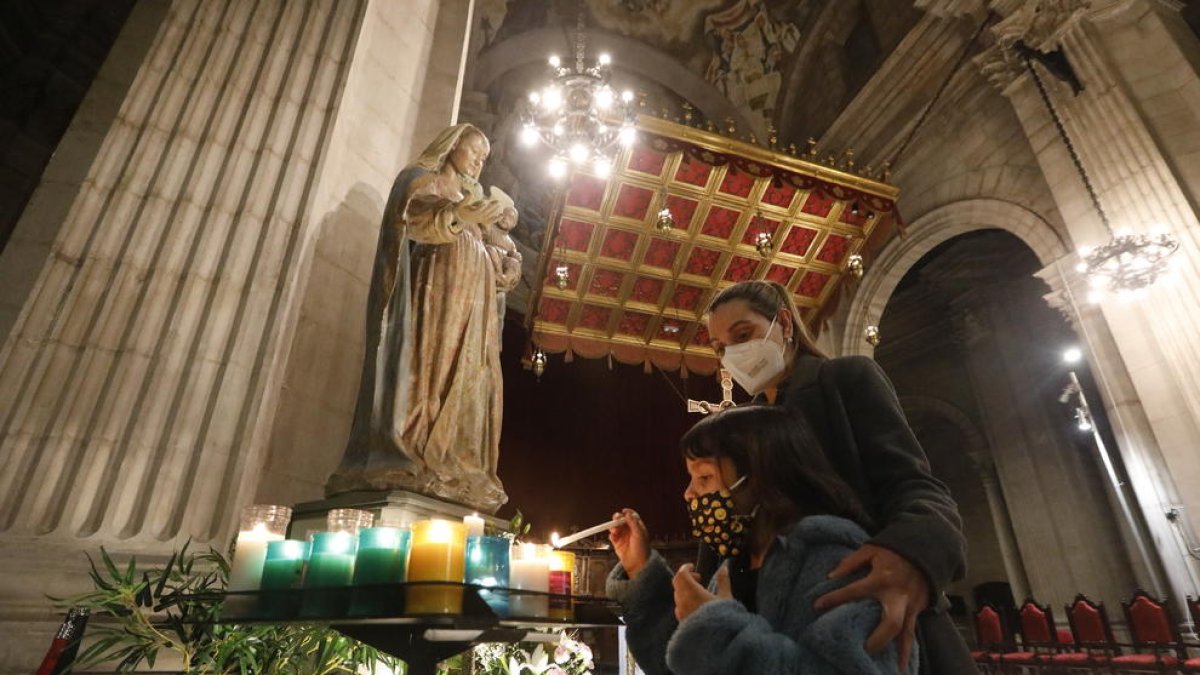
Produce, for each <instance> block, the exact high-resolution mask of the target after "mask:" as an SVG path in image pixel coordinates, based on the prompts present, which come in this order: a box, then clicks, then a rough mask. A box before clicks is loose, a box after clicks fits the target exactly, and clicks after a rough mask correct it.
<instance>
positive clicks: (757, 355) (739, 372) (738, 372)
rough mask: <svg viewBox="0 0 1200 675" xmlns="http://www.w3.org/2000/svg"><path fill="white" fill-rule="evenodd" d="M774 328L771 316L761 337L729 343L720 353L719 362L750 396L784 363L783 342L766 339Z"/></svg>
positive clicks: (774, 374)
mask: <svg viewBox="0 0 1200 675" xmlns="http://www.w3.org/2000/svg"><path fill="white" fill-rule="evenodd" d="M774 329H775V319H771V325H770V327H769V328H767V332H766V334H765V335H763V336H762V338H761V339H758V340H750V341H749V342H743V343H741V344H736V345H729V346H728V347H726V348H725V354H724V355H722V356H721V366H722V367H723V368H725V370H728V371H729V374H730V375H732V376H733V381H734V382H737V383H738V384H739V385H741V387H742V389H745V390H746V393H747V394H750V395H751V396H754V395H756V394H758V393H760V392H761V391H762V390H763V389H766V388H767V385H768V384H770V382H771V380H774V379H775V378H776V377H778V376H779V375H781V374H782V373H783V371H784V368H785V367H786V363H785V362H784V359H783V346H782V345H779V344H776V343H774V342H772V341H770V340H769V339H767V338H769V337H771V331H772V330H774Z"/></svg>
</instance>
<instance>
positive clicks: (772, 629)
mask: <svg viewBox="0 0 1200 675" xmlns="http://www.w3.org/2000/svg"><path fill="white" fill-rule="evenodd" d="M681 446H682V450H683V459H684V462H685V463H686V464H687V469H688V474H689V475H690V477H691V480H690V481H689V483H688V486H687V489H686V490H685V491H684V500H685V501H686V503H687V507H688V511H689V514H690V516H691V521H692V525H693V530H694V533H695V534H696V536H698V537H700V538H702V539H704V540H705V541H706V542H708V544H709V545H710V546H712V547H713V548H714V549H715V550H716V551H717V552H718V553H719V554H721V555H723V556H724V557H725V558H726V562H725V564H723V565H722V567H721V569H720V570H719V571H718V573H717V574H716V576H715V577H714V578H713V580H712V582H711V583H710V585H709V588H708V589H706V588H704V587H703V586H701V585H700V583H699V581H698V578H697V575H696V574H695V572H694V570H693V569H692V566H691V565H684V566H683V567H681V568H680V569H679V571H678V572H676V573H674V574H673V573H672V572H671V571H670V569H668V567H667V564H666V562H665V560H663V558H662V557H661V556H660V555H659V554H658V553H656V552H653V551H651V550H650V548H649V545H648V542H649V534H648V531H647V528H646V526H645V524H644V523H643V522H642V521H641V519H640V518H639V517H638V516H637V514H636V513H635V512H634V511H632V510H631V509H625V510H624V511H622V514H623V515H624V516H625V517H626V522H625V524H623V525H620V526H618V527H616V528H613V529H612V530H610V532H609V538H610V540H611V541H612V544H613V548H614V550H615V551H616V553H617V557H618V559H619V561H620V564H619V565H618V566H617V567H616V568H615V569H614V570H613V573H612V574H611V575H610V576H609V584H608V592H609V595H610V597H614V598H616V599H617V600H618V601H619V602H621V604H622V606H623V607H624V610H625V613H624V616H625V622H626V624H627V625H628V627H629V631H628V640H629V645H630V649H631V650H632V651H633V654H634V656H635V657H636V658H637V660H638V663H639V664H640V665H641V667H642V669H643V670H645V671H646V673H647V674H648V675H665V674H666V673H676V674H677V675H720V674H729V675H733V674H735V673H757V674H760V675H791V674H793V673H797V674H798V673H807V674H814V675H819V674H821V673H831V674H832V673H864V674H889V675H890V674H894V673H906V674H907V673H915V672H916V668H917V663H918V658H917V655H916V654H915V653H914V654H913V655H911V657H910V658H909V659H908V663H906V664H905V665H904V667H903V668H901V667H900V665H899V650H898V645H897V643H896V641H894V640H893V641H892V642H890V643H889V644H888V645H886V647H885V648H884V649H883V650H882V651H879V652H877V653H874V654H871V653H868V652H867V650H866V648H865V643H866V638H867V636H868V634H870V632H871V631H872V629H873V628H874V627H875V625H876V624H877V623H878V621H879V617H880V605H879V603H878V602H876V601H875V600H873V599H859V600H855V601H852V602H848V603H845V604H843V605H840V606H838V607H835V608H833V609H831V610H829V611H827V612H820V611H818V610H816V609H815V608H814V606H813V604H814V601H815V600H816V598H818V597H820V596H821V595H823V594H825V593H827V592H829V591H832V590H835V589H837V588H839V587H842V586H845V585H846V584H847V583H850V582H852V581H854V579H855V578H856V576H855V575H852V576H847V577H842V578H839V579H829V578H828V575H829V572H830V571H831V570H833V568H834V567H835V566H836V565H837V564H838V562H839V561H840V560H841V559H842V558H843V557H845V556H846V555H848V554H849V553H850V552H852V551H854V550H855V549H857V548H858V547H859V546H861V545H862V544H863V543H864V542H865V541H867V538H868V535H867V531H866V529H864V528H869V527H870V526H871V522H870V519H869V517H868V516H867V515H866V513H865V511H864V509H863V507H862V505H861V504H860V502H859V501H858V499H857V497H856V496H855V494H854V491H853V490H852V489H851V488H850V487H849V486H848V485H847V484H846V483H845V482H844V481H843V480H842V479H841V478H840V477H839V476H838V474H837V473H836V472H835V471H834V470H833V468H832V467H831V466H830V464H829V461H828V459H827V458H826V456H825V453H824V452H822V450H821V448H820V446H819V445H818V444H817V443H816V441H815V439H814V436H813V434H812V433H811V431H810V430H809V429H808V427H807V426H806V425H805V424H803V423H799V424H798V423H796V420H795V419H794V418H793V416H791V415H789V414H788V412H787V411H785V410H784V409H782V408H778V407H772V406H749V407H742V408H734V409H731V410H727V411H725V412H722V413H720V414H716V415H713V416H711V417H708V418H706V419H704V420H702V421H701V422H700V423H698V424H697V425H696V426H695V427H693V428H692V429H691V430H690V431H688V433H687V434H685V435H684V437H683V439H682V440H681ZM857 576H862V574H861V573H859V574H858V575H857Z"/></svg>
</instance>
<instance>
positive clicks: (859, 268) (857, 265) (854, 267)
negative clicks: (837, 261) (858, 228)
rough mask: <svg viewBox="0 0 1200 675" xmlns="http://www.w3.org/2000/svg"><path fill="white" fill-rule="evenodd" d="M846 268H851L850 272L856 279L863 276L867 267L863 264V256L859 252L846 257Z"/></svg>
mask: <svg viewBox="0 0 1200 675" xmlns="http://www.w3.org/2000/svg"><path fill="white" fill-rule="evenodd" d="M846 269H848V270H850V274H851V275H853V276H854V278H855V279H861V278H863V272H864V270H865V269H866V268H865V267H864V266H863V257H862V256H861V255H859V254H857V253H854V254H852V255H851V256H850V257H849V258H847V259H846Z"/></svg>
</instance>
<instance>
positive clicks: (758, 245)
mask: <svg viewBox="0 0 1200 675" xmlns="http://www.w3.org/2000/svg"><path fill="white" fill-rule="evenodd" d="M754 248H755V250H757V251H758V254H759V255H761V256H762V257H764V258H766V257H768V256H770V255H771V252H772V251H774V250H775V242H774V240H773V239H772V238H771V233H770V232H759V233H758V234H757V235H756V236H755V237H754Z"/></svg>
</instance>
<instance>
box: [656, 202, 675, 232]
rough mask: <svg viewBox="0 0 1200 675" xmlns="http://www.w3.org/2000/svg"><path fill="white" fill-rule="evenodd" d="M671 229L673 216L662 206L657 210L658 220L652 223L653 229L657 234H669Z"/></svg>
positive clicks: (673, 224)
mask: <svg viewBox="0 0 1200 675" xmlns="http://www.w3.org/2000/svg"><path fill="white" fill-rule="evenodd" d="M673 227H675V216H674V214H672V213H671V209H669V208H667V207H665V206H664V207H662V208H661V209H659V210H658V218H656V219H655V221H654V229H656V230H658V231H659V232H670V231H671V228H673Z"/></svg>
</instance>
